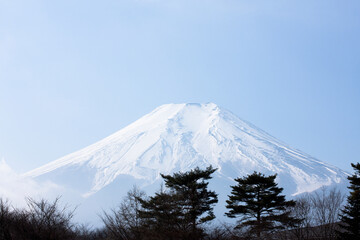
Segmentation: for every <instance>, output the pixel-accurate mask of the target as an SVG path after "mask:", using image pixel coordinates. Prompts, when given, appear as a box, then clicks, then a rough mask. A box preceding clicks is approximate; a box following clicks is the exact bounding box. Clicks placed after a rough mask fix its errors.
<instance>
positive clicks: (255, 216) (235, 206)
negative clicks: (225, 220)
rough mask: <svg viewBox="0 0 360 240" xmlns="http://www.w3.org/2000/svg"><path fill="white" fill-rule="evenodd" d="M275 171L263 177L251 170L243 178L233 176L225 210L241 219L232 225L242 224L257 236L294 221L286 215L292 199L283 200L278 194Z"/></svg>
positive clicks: (229, 214) (279, 189)
mask: <svg viewBox="0 0 360 240" xmlns="http://www.w3.org/2000/svg"><path fill="white" fill-rule="evenodd" d="M275 178H276V174H275V175H271V176H268V177H266V176H265V175H263V174H261V173H257V172H254V173H253V174H251V175H248V176H246V177H243V178H237V179H235V181H236V182H237V183H238V184H237V185H236V186H232V187H231V188H232V191H231V195H230V196H229V200H227V201H226V203H227V205H226V208H228V209H230V210H229V212H227V213H225V214H226V215H227V216H228V217H230V218H235V217H237V216H238V215H241V216H242V218H241V221H239V222H238V225H237V226H236V228H243V227H245V229H246V230H248V233H249V234H251V235H256V236H257V237H258V238H259V237H261V236H262V234H263V233H266V232H271V231H275V230H278V229H284V228H285V226H288V225H291V224H295V222H297V221H296V219H295V218H293V217H290V216H289V214H290V212H289V210H288V208H289V207H292V206H294V205H295V202H294V201H286V200H285V196H284V195H280V194H281V192H282V191H283V188H280V187H278V186H277V183H275Z"/></svg>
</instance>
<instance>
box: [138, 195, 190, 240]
mask: <svg viewBox="0 0 360 240" xmlns="http://www.w3.org/2000/svg"><path fill="white" fill-rule="evenodd" d="M178 198H179V196H176V195H175V194H169V193H166V192H163V191H160V192H158V193H156V194H155V196H153V197H150V198H149V199H147V200H144V199H140V203H141V205H142V210H140V211H139V217H140V218H141V219H142V222H141V223H142V226H141V229H140V231H141V232H142V235H143V236H144V237H143V238H144V239H169V240H173V239H182V237H183V236H182V234H183V231H182V229H183V227H182V226H183V221H184V216H183V213H182V209H181V206H180V205H179V204H178Z"/></svg>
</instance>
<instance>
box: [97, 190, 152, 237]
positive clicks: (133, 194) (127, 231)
mask: <svg viewBox="0 0 360 240" xmlns="http://www.w3.org/2000/svg"><path fill="white" fill-rule="evenodd" d="M144 197H145V192H143V191H141V190H139V189H138V188H137V187H136V186H134V187H133V188H132V189H131V190H130V191H129V192H128V193H127V196H126V197H125V198H124V199H123V200H122V202H121V203H120V205H119V207H118V208H113V209H111V210H110V213H107V212H104V215H103V216H101V219H102V221H103V223H104V224H105V230H106V232H107V234H108V237H109V238H110V239H125V240H130V239H139V234H140V225H141V223H140V221H141V219H140V218H139V215H138V214H139V210H140V208H141V204H140V201H139V199H143V198H144Z"/></svg>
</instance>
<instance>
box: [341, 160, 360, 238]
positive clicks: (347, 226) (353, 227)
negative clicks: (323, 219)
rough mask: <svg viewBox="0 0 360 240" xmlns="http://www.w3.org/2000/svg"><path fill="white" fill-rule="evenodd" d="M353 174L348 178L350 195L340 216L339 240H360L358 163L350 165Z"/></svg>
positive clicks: (359, 169) (359, 173) (359, 180)
mask: <svg viewBox="0 0 360 240" xmlns="http://www.w3.org/2000/svg"><path fill="white" fill-rule="evenodd" d="M351 166H352V167H353V168H354V170H355V173H354V174H353V175H352V176H349V177H348V180H349V181H350V186H349V187H348V188H349V189H350V190H351V191H350V195H349V196H348V198H347V204H346V206H345V207H344V209H343V210H342V213H341V214H340V221H341V224H340V225H339V226H340V231H339V232H337V234H338V237H339V239H360V163H357V164H353V163H352V164H351Z"/></svg>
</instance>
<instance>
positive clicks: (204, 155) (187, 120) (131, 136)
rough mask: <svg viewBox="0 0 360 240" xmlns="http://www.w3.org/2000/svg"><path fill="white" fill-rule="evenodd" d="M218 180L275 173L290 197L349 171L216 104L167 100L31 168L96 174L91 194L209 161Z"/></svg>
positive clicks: (334, 180) (334, 181)
mask: <svg viewBox="0 0 360 240" xmlns="http://www.w3.org/2000/svg"><path fill="white" fill-rule="evenodd" d="M210 164H211V165H212V166H213V167H215V168H218V171H217V173H216V177H218V178H222V179H228V180H229V181H230V180H231V179H233V178H236V177H241V176H244V175H247V174H250V173H252V172H253V171H255V170H256V171H258V172H262V173H265V174H274V173H277V174H278V178H277V179H278V182H279V184H280V185H281V186H283V187H284V188H285V190H287V192H289V193H290V194H292V195H296V194H300V193H303V192H311V191H314V190H316V189H318V188H319V187H321V186H323V185H332V184H337V183H341V182H344V181H345V179H346V173H345V172H343V171H342V170H340V169H338V168H336V167H333V166H330V165H328V164H326V163H324V162H321V161H319V160H317V159H315V158H313V157H311V156H309V155H307V154H305V153H302V152H301V151H298V150H296V149H293V148H291V147H289V146H287V145H286V144H284V143H282V142H281V141H279V140H277V139H275V138H274V137H272V136H270V135H269V134H267V133H266V132H264V131H262V130H260V129H259V128H257V127H255V126H253V125H252V124H250V123H248V122H246V121H244V120H241V119H240V118H238V117H237V116H235V115H234V114H233V113H231V112H230V111H228V110H225V109H223V108H220V107H218V106H217V105H216V104H214V103H206V104H196V103H191V104H166V105H162V106H160V107H158V108H156V109H155V110H154V111H152V112H151V113H149V114H147V115H145V116H143V117H142V118H140V119H139V120H137V121H135V122H134V123H132V124H130V125H128V126H127V127H125V128H123V129H121V130H120V131H118V132H116V133H114V134H112V135H110V136H109V137H107V138H105V139H103V140H101V141H99V142H97V143H94V144H92V145H90V146H88V147H86V148H84V149H81V150H79V151H77V152H75V153H72V154H69V155H67V156H65V157H62V158H60V159H58V160H55V161H53V162H50V163H48V164H46V165H44V166H42V167H40V168H37V169H35V170H33V171H30V172H28V173H26V174H25V175H26V176H30V177H39V176H45V175H48V174H51V173H53V172H64V171H67V170H66V169H87V171H89V172H91V173H92V174H93V175H92V176H93V177H92V179H91V187H90V188H89V189H87V190H85V192H84V194H85V195H86V196H89V195H91V194H93V193H95V192H97V191H99V190H101V189H102V188H104V187H105V186H107V185H109V184H110V183H112V182H114V181H115V179H117V178H118V177H119V176H122V175H127V176H131V177H133V178H135V179H142V180H145V181H146V182H148V184H150V183H152V182H154V181H155V180H157V179H158V178H159V174H160V173H164V174H170V173H172V172H177V171H187V170H190V169H192V168H194V167H197V166H199V167H202V168H205V167H207V166H208V165H210Z"/></svg>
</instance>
